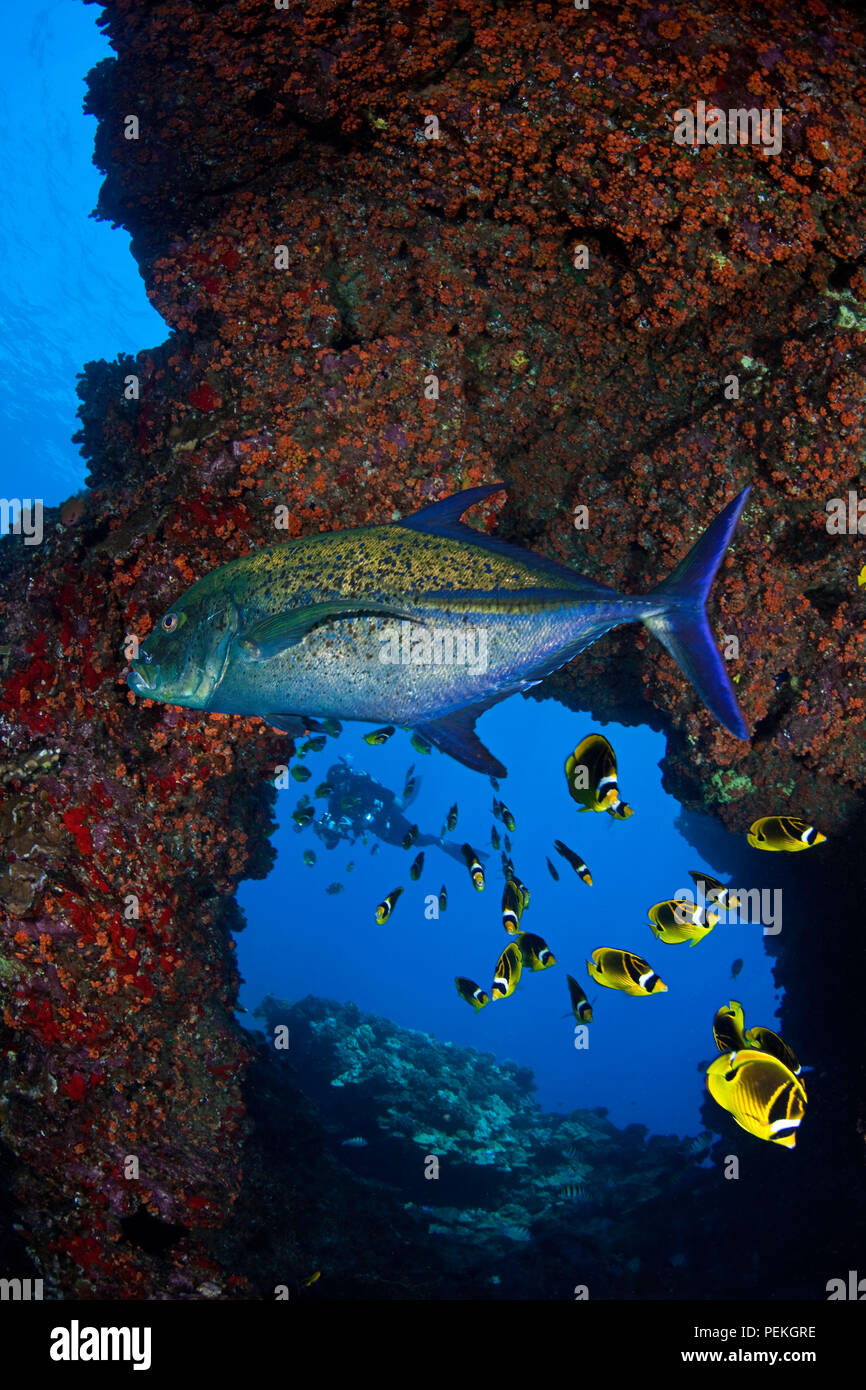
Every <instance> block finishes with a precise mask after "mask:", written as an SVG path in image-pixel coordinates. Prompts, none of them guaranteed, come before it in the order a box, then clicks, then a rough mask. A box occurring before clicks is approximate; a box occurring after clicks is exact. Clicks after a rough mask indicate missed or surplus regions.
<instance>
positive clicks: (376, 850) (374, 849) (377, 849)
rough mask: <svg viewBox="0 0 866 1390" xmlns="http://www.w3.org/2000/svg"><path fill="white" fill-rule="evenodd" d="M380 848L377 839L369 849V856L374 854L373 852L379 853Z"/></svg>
mask: <svg viewBox="0 0 866 1390" xmlns="http://www.w3.org/2000/svg"><path fill="white" fill-rule="evenodd" d="M381 848H382V846H381V845H380V844H379V841H378V840H377V841H376V843H375V844H374V846H373V848H372V849H371V850H370V854H371V856H372V855H374V854H378V853H379V850H380V849H381Z"/></svg>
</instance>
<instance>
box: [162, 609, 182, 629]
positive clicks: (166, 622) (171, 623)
mask: <svg viewBox="0 0 866 1390" xmlns="http://www.w3.org/2000/svg"><path fill="white" fill-rule="evenodd" d="M185 622H186V614H185V613H166V615H165V617H164V618H163V620H162V630H163V632H177V629H178V628H179V627H182V626H183V624H184V623H185Z"/></svg>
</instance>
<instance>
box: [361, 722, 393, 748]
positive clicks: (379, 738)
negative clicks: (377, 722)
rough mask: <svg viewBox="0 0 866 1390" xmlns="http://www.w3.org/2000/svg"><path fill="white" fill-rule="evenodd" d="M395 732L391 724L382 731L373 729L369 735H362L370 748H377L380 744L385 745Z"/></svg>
mask: <svg viewBox="0 0 866 1390" xmlns="http://www.w3.org/2000/svg"><path fill="white" fill-rule="evenodd" d="M396 732H397V730H396V729H395V728H394V725H393V724H388V725H386V727H385V728H384V729H373V730H372V731H371V732H370V733H369V734H365V735H364V742H365V743H369V744H370V746H371V748H378V747H379V745H380V744H382V743H387V742H388V739H389V738H393V736H394V734H395V733H396Z"/></svg>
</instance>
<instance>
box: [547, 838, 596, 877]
mask: <svg viewBox="0 0 866 1390" xmlns="http://www.w3.org/2000/svg"><path fill="white" fill-rule="evenodd" d="M553 848H554V849H555V850H556V852H557V854H561V855H562V857H563V859H565V860H567V861H568V863H569V864H570V865H571V867H572V868H573V869H574V872H575V873H576V874H577V876H578V878H581V879H583V881H584V883H586V884H588V885H589V887H592V874H591V873H590V872H589V869H588V868H587V867H586V865H585V864H584V862H583V860H582V859H581V857H580V855H579V854H576V853H575V851H574V850H573V849H569V847H568V845H567V844H565V842H564V841H563V840H554V842H553Z"/></svg>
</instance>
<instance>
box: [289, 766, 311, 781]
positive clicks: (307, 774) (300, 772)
mask: <svg viewBox="0 0 866 1390" xmlns="http://www.w3.org/2000/svg"><path fill="white" fill-rule="evenodd" d="M312 775H313V774H312V772H311V771H310V769H309V768H308V767H304V765H303V763H295V766H294V767H293V768H292V776H293V777H294V779H295V781H296V782H309V780H310V778H311V777H312Z"/></svg>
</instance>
